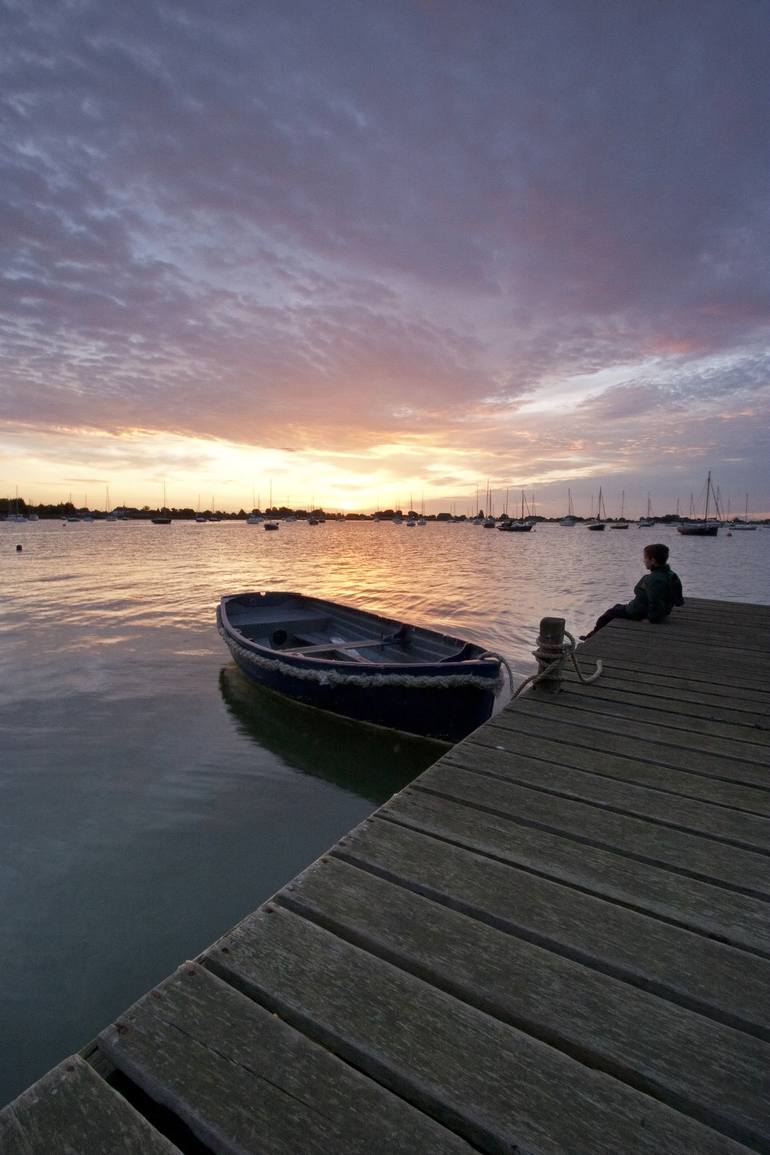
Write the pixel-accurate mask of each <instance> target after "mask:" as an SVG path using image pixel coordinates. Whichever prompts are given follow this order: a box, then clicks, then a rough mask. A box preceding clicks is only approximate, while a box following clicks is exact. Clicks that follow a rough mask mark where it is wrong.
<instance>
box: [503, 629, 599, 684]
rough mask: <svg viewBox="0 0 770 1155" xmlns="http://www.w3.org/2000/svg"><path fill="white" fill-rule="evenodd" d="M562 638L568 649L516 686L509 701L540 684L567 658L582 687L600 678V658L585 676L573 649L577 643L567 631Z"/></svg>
mask: <svg viewBox="0 0 770 1155" xmlns="http://www.w3.org/2000/svg"><path fill="white" fill-rule="evenodd" d="M564 636H565V638H568V639H569V643H570V644H569V647H567V646H565V647H564V650H563V652H562V653H561V654H560V655H559V657H558V658H557V659H556V660H555V661H554V662H551V664H550V665H549V666H546V667H545V669H544V670H539V671H538V673H536V674H532V675H531V677H529V678H527V679H526V680H525V681H523V682H522V683H521V685H520V686H518V687H517V689H516V690H514V692H513V694H512V695H511V701H513V699H514V698H518V696H519V694H521V692H522V691H523V690H525V689H526V688H527V686H534V685H535V684H536V683H537V682H541V681H542V680H543V679H544V678H547V677H548V675H549V674H551V673H553V671H554V670H555V669H557V668H558V667H559V666H561V665H562V663H563V662H564V661H566V659H567V658H569V659H570V660H571V662H572V665H573V666H574V667H575V673H576V674H577V676H578V681H579V682H581V683H582V684H583V685H584V686H590V684H591V682H595V681H596V679H597V678H599V677H601V673H602V670H603V669H604V665H603V663H602V660H601V658H597V660H596V669H595V670H594V672H593V674H588V676H586V675H585V674H584V673H583V671H582V670H581V669H580V666H579V665H578V662H577V657H576V656H575V647H576V645H577V642H576V641H575V639H574V638H573V636H572V634H571V633H570V632H569V631H568V630H565V631H564Z"/></svg>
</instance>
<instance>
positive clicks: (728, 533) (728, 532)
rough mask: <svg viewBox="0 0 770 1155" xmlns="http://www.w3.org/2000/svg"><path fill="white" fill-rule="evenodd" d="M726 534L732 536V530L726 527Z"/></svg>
mask: <svg viewBox="0 0 770 1155" xmlns="http://www.w3.org/2000/svg"><path fill="white" fill-rule="evenodd" d="M727 536H728V537H732V536H733V535H732V531H731V530H729V529H728V531H727Z"/></svg>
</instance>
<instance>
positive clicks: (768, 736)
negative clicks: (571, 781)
mask: <svg viewBox="0 0 770 1155" xmlns="http://www.w3.org/2000/svg"><path fill="white" fill-rule="evenodd" d="M578 685H579V684H574V683H573V684H572V685H570V684H569V683H566V684H564V686H563V689H562V692H561V693H560V694H558V695H557V696H556V701H555V702H554V703H553V705H556V706H559V707H561V708H562V709H569V710H571V711H573V712H574V711H577V712H578V713H577V715H576V716H577V718H578V720H580V718H581V717H583V716H586V717H588V718H591V719H593V720H594V721H593V722H589V723H588V724H596V723H599V724H601V725H604V726H609V727H614V722H615V720H618V721H621V722H626V723H631V724H633V725H636V726H639V727H640V728H643V729H644V730H645V732H646V734H649V727H650V726H651V725H653V726H655V729H656V732H657V733H658V734H659V735H660V737H661V739H663V740H664V741H665V740H668V736H669V734H670V735H671V737H672V739H673V740H674V741H676V740H677V736H678V735H681V739H682V741H688V742H692V741H695V742H696V743H697V742H698V741H699V739H700V738H702V737H707V738H711V739H713V738H715V739H717V740H719V741H721V742H724V743H727V746H726V749H729V750H731V751H733V752H735V753H737V754H738V755H739V756H740V757H743V758H748V759H751V758H753V757H754V755H755V754H756V755H757V760H758V761H760V762H765V763H767V761H768V760H770V715H769V716H768V718H767V719H766V720H765V724H763V723H762V722H759V723H757V724H754V725H749V724H746V723H744V722H741V721H739V720H737V719H736V718H735V717H732V718H728V719H726V720H724V721H721V720H719V719H717V718H714V717H713V716H712V715H711V714H710V713H709V711H708V710H703V715H704V716H703V717H701V716H700V715H699V713H698V712H697V711H696V712H693V711H692V710H688V711H685V710H683V709H682V707H681V704H678V705H679V708H678V709H666V708H665V707H664V706H663V704H662V703H660V704H658V705H657V706H656V707H655V708H654V709H653V710H651V709H650V704H649V703H646V704H645V705H641V704H639V703H636V702H631V701H628V700H626V701H623V699H622V698H619V697H618V696H617V695H613V694H612V692H611V691H610V692H607V691H605V693H604V694H602V692H601V690H602V689H603V687H599V685H598V683H597V687H592V686H588V687H586V689H588V690H591V689H597V690H598V692H596V693H594V694H581V693H580V692H579V690H582V689H583V687H582V686H579V689H578V688H577V686H578ZM530 698H532V695H530Z"/></svg>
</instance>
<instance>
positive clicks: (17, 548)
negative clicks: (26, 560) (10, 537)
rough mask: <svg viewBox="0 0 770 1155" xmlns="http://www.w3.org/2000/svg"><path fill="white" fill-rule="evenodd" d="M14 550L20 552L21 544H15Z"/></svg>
mask: <svg viewBox="0 0 770 1155" xmlns="http://www.w3.org/2000/svg"><path fill="white" fill-rule="evenodd" d="M16 552H17V553H21V546H20V545H17V546H16Z"/></svg>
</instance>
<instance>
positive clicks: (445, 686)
mask: <svg viewBox="0 0 770 1155" xmlns="http://www.w3.org/2000/svg"><path fill="white" fill-rule="evenodd" d="M219 633H220V634H221V635H222V638H223V639H224V641H225V642H226V644H227V646H228V647H229V649H230V652H231V653H232V654H233V656H235V654H236V653H238V654H240V656H241V658H242V659H243V660H244V661H245V662H248V663H249V664H250V665H253V666H261V667H262V668H263V669H269V670H277V671H278V672H279V673H281V674H283V675H284V677H292V678H300V679H302V680H304V681H308V682H317V683H318V684H319V685H320V686H374V687H378V688H379V687H383V686H410V687H413V688H414V689H421V690H422V689H431V688H432V689H439V690H452V689H457V688H458V687H461V686H463V687H473V688H475V689H478V690H485V691H487V692H489V691H494V692H495V693H497V691H498V690H499V689H500V688H501V686H502V684H503V678H502V675H501V674H500V673H499V672H498V676H497V677H496V678H483V677H480V676H479V675H476V674H445V675H444V676H443V677H440V678H437V677H435V676H433V675H431V674H378V673H371V674H352V673H350V674H348V673H343V672H342V671H341V670H335V669H321V668H318V669H308V668H307V667H304V666H293V665H289V664H288V663H287V662H282V661H280V659H279V658H268V657H263V655H262V654H256V653H254V651H253V650H248V649H246V647H245V646H241V645H239V644H238V642H236V641H235V639H234V638H233V637H232V635H231V634H229V633H228V632H227V630H225V629H224V627H222V626H220V627H219ZM483 657H485V658H491V657H497V655H492V654H484V655H483ZM479 660H481V659H479ZM509 674H510V671H509Z"/></svg>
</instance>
